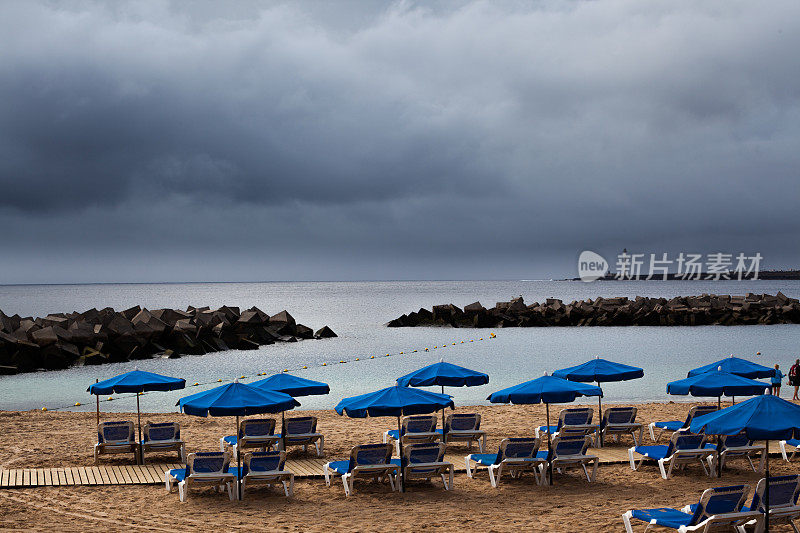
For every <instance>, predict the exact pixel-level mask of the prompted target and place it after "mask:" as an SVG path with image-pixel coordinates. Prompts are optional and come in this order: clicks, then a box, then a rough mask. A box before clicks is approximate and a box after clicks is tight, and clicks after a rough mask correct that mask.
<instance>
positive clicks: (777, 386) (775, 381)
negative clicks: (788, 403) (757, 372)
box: [772, 364, 783, 396]
mask: <svg viewBox="0 0 800 533" xmlns="http://www.w3.org/2000/svg"><path fill="white" fill-rule="evenodd" d="M782 379H783V372H781V371H780V365H777V364H776V365H775V375H774V376H772V394H773V395H774V396H780V395H781V380H782Z"/></svg>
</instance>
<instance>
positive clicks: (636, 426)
mask: <svg viewBox="0 0 800 533" xmlns="http://www.w3.org/2000/svg"><path fill="white" fill-rule="evenodd" d="M637 411H638V409H636V407H609V408H608V409H606V412H605V413H603V419H602V420H601V421H600V433H601V435H602V436H603V440H605V439H606V437H609V436H611V435H614V436H615V437H616V439H617V442H619V437H620V435H630V436H631V438H632V439H633V445H634V446H638V445H639V444H641V443H642V431H643V430H644V425H643V424H641V423H639V422H637V421H636V413H637ZM637 434H638V437H637Z"/></svg>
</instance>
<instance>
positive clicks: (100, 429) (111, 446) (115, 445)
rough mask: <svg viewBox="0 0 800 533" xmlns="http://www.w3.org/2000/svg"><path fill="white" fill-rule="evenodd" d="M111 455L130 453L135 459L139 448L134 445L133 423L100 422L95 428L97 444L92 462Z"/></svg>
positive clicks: (126, 421)
mask: <svg viewBox="0 0 800 533" xmlns="http://www.w3.org/2000/svg"><path fill="white" fill-rule="evenodd" d="M112 453H132V454H133V458H134V460H136V459H137V457H138V453H139V446H138V445H137V443H136V433H135V431H134V428H133V422H131V421H128V420H125V421H117V422H100V424H99V425H98V426H97V444H95V445H94V462H95V464H97V459H98V457H99V456H101V455H106V454H112Z"/></svg>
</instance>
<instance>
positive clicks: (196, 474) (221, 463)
mask: <svg viewBox="0 0 800 533" xmlns="http://www.w3.org/2000/svg"><path fill="white" fill-rule="evenodd" d="M230 462H231V455H230V453H229V452H198V453H190V454H189V457H188V458H187V460H186V468H177V469H173V470H167V471H166V472H164V483H165V485H166V486H167V491H168V492H171V491H172V487H173V486H174V485H175V484H177V485H178V496H179V498H180V500H181V501H182V502H185V501H186V498H188V496H189V489H190V488H192V486H194V485H208V486H211V487H212V488H213V489H214V491H215V492H216V491H218V490H220V489H225V488H227V490H228V497H229V498H230V499H231V500H233V499H234V498H235V495H234V493H233V489H232V487H231V485H232V484H235V483H236V476H235V475H234V474H232V473H230V472H229V471H228V468H229V466H230Z"/></svg>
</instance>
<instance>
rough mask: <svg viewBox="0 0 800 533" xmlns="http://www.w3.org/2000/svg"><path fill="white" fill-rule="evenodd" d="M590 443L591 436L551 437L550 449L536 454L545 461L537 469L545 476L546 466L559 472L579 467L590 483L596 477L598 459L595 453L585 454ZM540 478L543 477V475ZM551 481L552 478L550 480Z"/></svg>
mask: <svg viewBox="0 0 800 533" xmlns="http://www.w3.org/2000/svg"><path fill="white" fill-rule="evenodd" d="M591 445H592V437H590V436H589V435H584V436H559V437H556V438H555V439H553V442H552V444H551V445H550V450H549V451H548V450H542V451H540V452H538V453H537V454H536V456H537V457H538V458H540V459H544V460H545V462H544V463H542V464H540V465H539V471H540V474H541V475H542V476H545V475H546V474H545V471H546V469H548V468H552V470H557V471H558V472H559V473H561V472H562V470H566V469H567V468H569V467H580V468H582V469H583V473H584V474H585V475H586V479H587V480H588V481H589V482H590V483H591V482H593V481H594V480H595V478H596V477H597V465H598V464H599V463H600V459H599V458H598V457H597V456H596V455H587V454H586V452H587V450H588V449H589V446H591ZM587 465H592V473H591V474H589V471H588V470H587V468H586V467H587ZM542 479H545V478H544V477H543V478H542ZM551 481H552V480H551Z"/></svg>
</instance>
